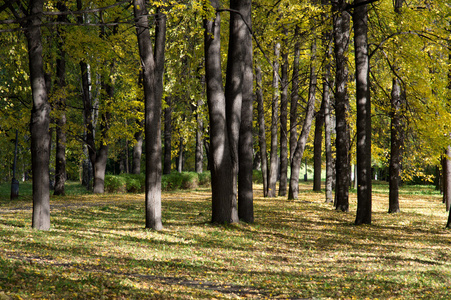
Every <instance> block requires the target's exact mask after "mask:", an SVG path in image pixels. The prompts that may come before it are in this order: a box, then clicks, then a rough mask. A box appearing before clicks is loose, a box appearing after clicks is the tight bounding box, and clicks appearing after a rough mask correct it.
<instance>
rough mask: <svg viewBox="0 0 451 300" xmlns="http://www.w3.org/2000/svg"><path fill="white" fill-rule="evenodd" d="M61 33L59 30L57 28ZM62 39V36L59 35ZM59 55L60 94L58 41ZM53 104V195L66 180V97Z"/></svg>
mask: <svg viewBox="0 0 451 300" xmlns="http://www.w3.org/2000/svg"><path fill="white" fill-rule="evenodd" d="M57 8H58V9H59V10H60V11H62V12H64V11H66V5H65V4H64V3H63V2H62V1H58V2H57ZM66 19H67V18H66V16H65V15H60V16H58V18H57V20H58V21H60V22H64V21H65V20H66ZM58 31H59V33H61V31H60V30H58ZM60 39H62V37H60ZM58 52H59V57H58V59H57V60H56V77H57V79H56V80H57V82H56V85H57V86H58V89H59V90H60V93H62V95H65V91H64V89H65V87H66V57H65V56H66V52H65V51H64V48H63V43H62V42H61V41H60V42H59V43H58ZM55 106H56V108H57V111H58V112H57V117H56V154H55V187H54V192H53V194H54V195H64V194H65V190H64V186H65V182H66V99H65V96H60V97H58V99H57V101H56V103H55Z"/></svg>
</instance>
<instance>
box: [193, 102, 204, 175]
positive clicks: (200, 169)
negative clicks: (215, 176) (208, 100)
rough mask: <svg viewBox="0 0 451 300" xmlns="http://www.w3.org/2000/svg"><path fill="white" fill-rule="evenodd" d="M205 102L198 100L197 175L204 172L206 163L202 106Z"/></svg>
mask: <svg viewBox="0 0 451 300" xmlns="http://www.w3.org/2000/svg"><path fill="white" fill-rule="evenodd" d="M203 105H204V102H203V101H202V100H201V99H199V100H197V109H196V123H197V129H196V153H195V168H196V173H202V172H203V161H204V147H203V138H204V137H203V132H204V121H203V119H202V106H203Z"/></svg>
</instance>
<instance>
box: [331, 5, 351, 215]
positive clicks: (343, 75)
mask: <svg viewBox="0 0 451 300" xmlns="http://www.w3.org/2000/svg"><path fill="white" fill-rule="evenodd" d="M345 6H346V2H345V1H344V0H339V1H338V3H336V2H332V8H333V15H334V54H335V64H336V66H335V69H336V70H335V73H336V74H335V80H336V82H335V84H336V92H335V116H336V132H337V133H336V140H335V143H336V145H335V147H336V164H335V166H336V168H335V172H336V174H335V176H336V185H335V207H336V209H337V210H340V211H344V212H347V211H348V210H349V183H350V176H349V143H350V138H349V128H348V122H347V115H348V111H349V99H348V92H347V84H348V83H347V82H348V61H347V57H346V52H347V50H348V43H349V24H350V20H349V15H348V13H347V12H346V11H344V8H345Z"/></svg>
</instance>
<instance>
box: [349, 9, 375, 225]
mask: <svg viewBox="0 0 451 300" xmlns="http://www.w3.org/2000/svg"><path fill="white" fill-rule="evenodd" d="M365 1H366V0H356V1H355V4H356V5H358V6H357V7H356V8H355V9H354V14H353V23H354V49H355V65H356V96H357V182H358V187H357V215H356V220H355V224H356V225H359V224H371V207H372V195H371V194H372V183H371V180H372V177H371V101H370V89H369V57H368V37H367V34H368V8H367V4H362V3H364V2H365ZM359 4H362V5H359Z"/></svg>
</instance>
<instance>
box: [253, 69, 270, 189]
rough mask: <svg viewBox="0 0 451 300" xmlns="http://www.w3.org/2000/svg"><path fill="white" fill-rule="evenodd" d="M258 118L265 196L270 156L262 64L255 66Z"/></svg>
mask: <svg viewBox="0 0 451 300" xmlns="http://www.w3.org/2000/svg"><path fill="white" fill-rule="evenodd" d="M255 81H256V86H257V87H256V98H257V118H258V145H259V146H260V158H261V165H262V167H261V169H262V178H263V196H264V197H267V196H268V156H267V150H266V128H265V111H264V108H263V90H262V72H261V69H260V66H258V65H257V66H256V67H255Z"/></svg>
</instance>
